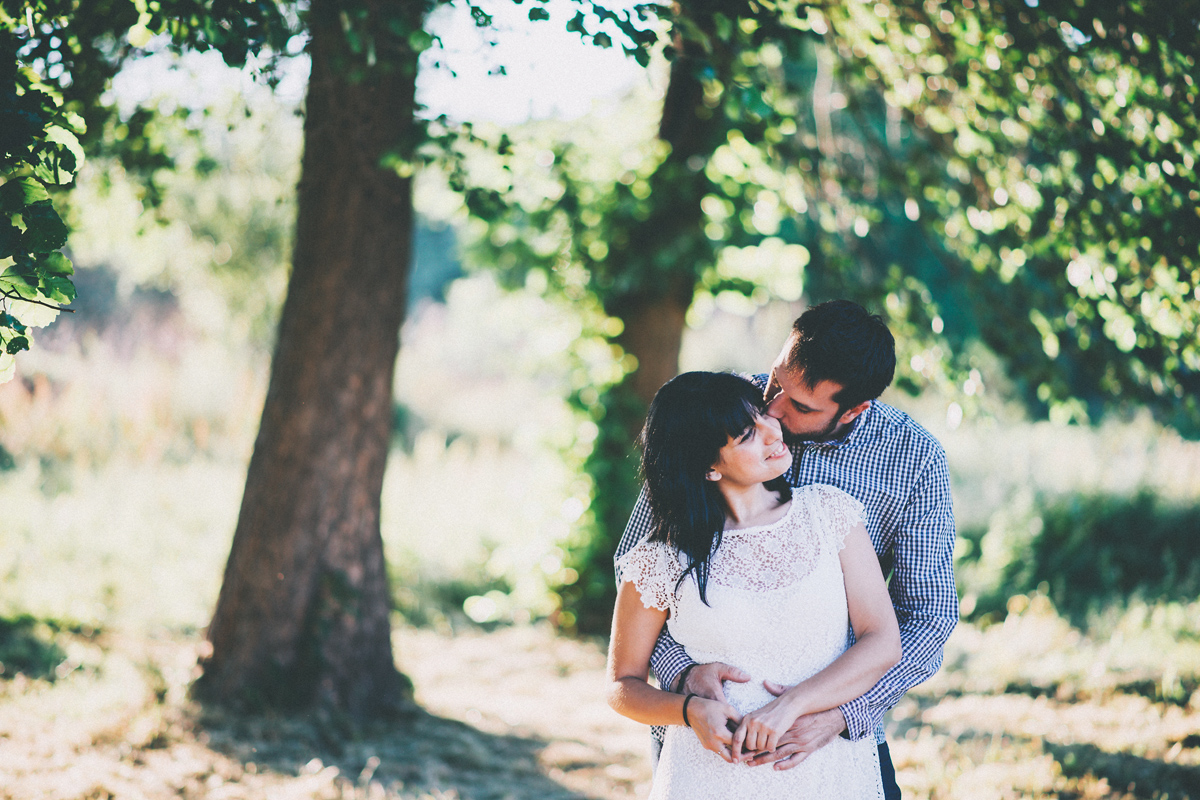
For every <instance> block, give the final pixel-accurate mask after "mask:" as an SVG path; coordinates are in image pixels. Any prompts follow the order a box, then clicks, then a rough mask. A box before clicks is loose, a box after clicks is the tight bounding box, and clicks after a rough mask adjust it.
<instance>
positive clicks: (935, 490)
mask: <svg viewBox="0 0 1200 800" xmlns="http://www.w3.org/2000/svg"><path fill="white" fill-rule="evenodd" d="M894 556H895V561H894V567H893V573H892V578H891V580H890V581H889V583H888V593H889V594H890V595H891V598H892V605H893V606H894V607H895V609H896V621H897V622H898V623H899V624H900V642H901V647H902V650H903V655H902V656H901V658H900V663H899V664H897V665H896V666H894V667H892V668H891V669H890V670H888V671H887V672H886V673H885V674H884V676H883V677H882V678H881V679H880V680H879V683H877V684H875V686H874V687H873V688H872V689H871V690H870V691H868V692H867V693H866V694H864V695H863V696H862V697H859V698H857V699H855V700H851V701H850V702H849V703H846V704H845V705H843V706H841V711H842V714H843V715H844V716H845V718H846V729H847V733H848V735H849V737H850V738H851V739H861V738H863V737H866V736H869V735H871V734H872V732H873V731H874V730H875V729H876V727H878V725H879V724H880V722H881V721H882V719H883V715H884V714H885V713H887V712H888V711H890V710H891V709H892V708H893V707H894V706H895V705H896V703H898V702H900V698H901V697H903V696H904V693H905V692H907V691H908V690H909V689H911V688H912V687H914V686H916V685H917V684H919V683H921V682H923V681H925V680H927V679H928V678H930V677H931V676H932V675H933V674H934V673H935V672H937V670H938V668H939V667H940V666H941V665H942V649H943V646H944V645H945V643H946V640H947V639H948V638H949V637H950V632H951V631H953V630H954V626H955V625H957V624H958V592H957V590H956V589H955V584H954V510H953V504H952V502H951V497H950V474H949V469H948V467H947V465H946V454H945V451H943V450H942V449H941V447H940V446H937V447H936V448H935V450H934V452H933V453H932V455H931V457H930V459H929V460H928V462H927V463H926V465H925V468H924V469H923V470H922V472H921V475H920V477H919V479H918V480H917V482H916V484H915V486H914V488H913V491H912V494H911V496H910V497H909V499H908V503H907V505H906V507H905V510H904V513H903V514H902V516H901V519H900V525H899V527H898V530H897V532H896V540H895V553H894Z"/></svg>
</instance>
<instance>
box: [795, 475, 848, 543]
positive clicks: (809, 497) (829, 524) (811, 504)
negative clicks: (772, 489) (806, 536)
mask: <svg viewBox="0 0 1200 800" xmlns="http://www.w3.org/2000/svg"><path fill="white" fill-rule="evenodd" d="M792 502H793V505H802V506H803V507H804V508H805V509H807V510H808V511H809V514H810V515H811V516H812V517H813V518H814V519H815V521H816V522H817V523H818V527H819V528H820V529H822V530H824V531H825V532H826V533H828V534H829V535H831V536H834V537H835V538H836V539H837V541H838V542H840V541H841V539H842V538H844V537H845V535H846V532H847V531H848V530H849V529H851V528H853V527H854V526H855V525H857V524H858V523H860V522H862V521H863V504H862V503H861V502H859V500H858V499H857V498H855V497H854V495H852V494H850V493H849V492H847V491H845V490H844V489H840V488H838V487H837V486H833V485H831V484H828V483H810V484H807V485H805V486H800V487H797V488H796V490H795V493H794V494H793V498H792Z"/></svg>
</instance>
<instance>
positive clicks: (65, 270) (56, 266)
mask: <svg viewBox="0 0 1200 800" xmlns="http://www.w3.org/2000/svg"><path fill="white" fill-rule="evenodd" d="M42 269H43V270H44V271H45V272H47V273H49V274H50V275H74V274H75V267H73V266H72V265H71V259H69V258H67V257H66V256H64V255H63V254H62V253H60V252H58V251H57V250H55V251H54V252H53V253H51V254H50V255H48V256H46V258H45V260H43V261H42Z"/></svg>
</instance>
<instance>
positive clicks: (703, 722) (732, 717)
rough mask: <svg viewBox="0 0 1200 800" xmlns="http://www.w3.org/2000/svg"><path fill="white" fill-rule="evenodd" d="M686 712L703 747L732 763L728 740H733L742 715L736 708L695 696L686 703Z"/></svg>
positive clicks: (718, 701)
mask: <svg viewBox="0 0 1200 800" xmlns="http://www.w3.org/2000/svg"><path fill="white" fill-rule="evenodd" d="M695 671H696V670H694V669H693V670H692V672H695ZM687 712H688V722H690V723H691V724H692V731H693V732H694V733H695V734H696V738H697V739H699V740H700V744H701V745H702V746H703V747H704V749H705V750H712V751H713V752H714V753H716V754H717V755H719V756H720V757H721V758H723V759H725V760H726V761H728V762H730V763H733V750H732V748H731V747H730V742H732V741H733V730H734V729H735V728H737V726H738V723H739V722H741V721H742V715H741V714H739V713H738V712H737V709H735V708H734V707H733V706H731V705H729V704H728V703H726V702H725V701H724V700H709V699H707V698H704V697H700V696H696V697H694V698H692V701H691V703H689V704H688V709H687ZM730 723H732V724H730Z"/></svg>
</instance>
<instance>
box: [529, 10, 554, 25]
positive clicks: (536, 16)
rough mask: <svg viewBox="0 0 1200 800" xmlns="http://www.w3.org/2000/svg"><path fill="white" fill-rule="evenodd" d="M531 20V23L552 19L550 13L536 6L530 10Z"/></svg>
mask: <svg viewBox="0 0 1200 800" xmlns="http://www.w3.org/2000/svg"><path fill="white" fill-rule="evenodd" d="M529 19H530V21H531V22H537V21H538V20H543V19H550V12H549V11H547V10H546V9H544V8H541V7H540V6H534V7H533V8H531V9H529Z"/></svg>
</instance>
